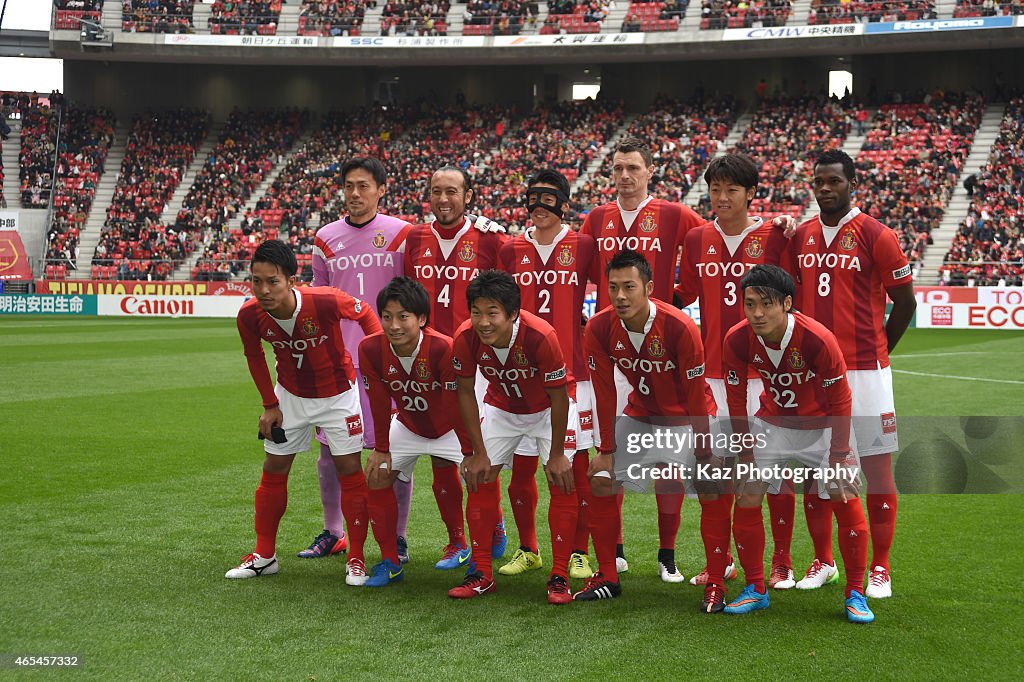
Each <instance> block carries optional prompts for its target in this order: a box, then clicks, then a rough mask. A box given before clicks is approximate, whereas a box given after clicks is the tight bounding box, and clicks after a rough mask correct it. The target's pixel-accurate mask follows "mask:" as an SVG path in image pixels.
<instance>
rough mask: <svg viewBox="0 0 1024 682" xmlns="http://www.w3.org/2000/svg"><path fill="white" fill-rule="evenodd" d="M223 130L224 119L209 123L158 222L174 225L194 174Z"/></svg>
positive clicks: (190, 187) (211, 151)
mask: <svg viewBox="0 0 1024 682" xmlns="http://www.w3.org/2000/svg"><path fill="white" fill-rule="evenodd" d="M223 132H224V121H219V122H216V123H211V124H210V132H208V133H207V134H206V139H205V140H203V142H202V144H200V145H199V149H198V150H197V151H196V155H195V156H194V157H192V163H190V164H189V166H188V168H186V169H185V175H184V176H182V178H181V183H180V184H179V185H178V186H177V188H175V190H174V194H172V195H171V199H170V201H168V202H167V205H166V206H164V212H163V213H162V214H160V222H161V223H162V224H164V225H174V221H175V220H176V219H177V217H178V211H180V210H181V205H182V204H183V203H184V202H185V197H186V196H188V192H189V190H190V189H192V183H193V182H195V180H196V175H198V174H199V171H200V170H201V169H202V167H203V165H204V164H205V163H206V159H208V158H209V156H210V154H212V153H213V148H214V147H216V146H217V143H218V142H220V136H221V133H223Z"/></svg>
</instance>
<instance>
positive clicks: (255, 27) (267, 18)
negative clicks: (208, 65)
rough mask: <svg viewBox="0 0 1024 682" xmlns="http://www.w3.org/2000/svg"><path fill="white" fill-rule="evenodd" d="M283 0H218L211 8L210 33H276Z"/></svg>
mask: <svg viewBox="0 0 1024 682" xmlns="http://www.w3.org/2000/svg"><path fill="white" fill-rule="evenodd" d="M281 2H282V0H237V1H236V0H217V2H215V3H213V6H212V7H211V9H210V18H209V19H208V22H209V25H210V33H214V34H221V33H223V34H225V35H239V34H242V35H257V34H258V35H270V36H272V35H275V34H276V33H277V24H278V22H279V20H280V18H281Z"/></svg>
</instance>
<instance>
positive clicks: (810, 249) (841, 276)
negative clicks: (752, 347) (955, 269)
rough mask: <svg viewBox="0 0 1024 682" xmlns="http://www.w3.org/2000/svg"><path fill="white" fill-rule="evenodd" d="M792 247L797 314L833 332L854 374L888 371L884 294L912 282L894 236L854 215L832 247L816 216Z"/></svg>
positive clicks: (845, 220)
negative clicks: (805, 316) (805, 315)
mask: <svg viewBox="0 0 1024 682" xmlns="http://www.w3.org/2000/svg"><path fill="white" fill-rule="evenodd" d="M791 241H792V243H791V245H790V258H791V260H792V262H791V264H790V265H789V267H790V268H792V270H791V272H792V271H793V270H795V272H794V273H793V274H794V276H795V278H796V280H797V286H796V308H797V309H798V310H800V311H802V312H803V313H805V314H807V315H809V316H810V317H813V318H814V319H815V320H817V321H819V322H821V323H822V324H823V325H825V326H826V327H828V328H829V329H830V330H832V332H833V333H834V334H835V335H836V337H837V338H838V339H839V347H840V348H842V349H843V356H844V357H845V358H846V364H847V366H848V367H849V368H850V369H878V368H880V367H888V366H889V351H888V340H887V339H886V336H885V304H886V293H885V290H886V289H889V288H892V287H897V286H902V285H905V284H911V283H913V281H914V278H913V276H912V274H911V270H910V263H909V262H907V257H906V255H905V254H904V253H903V249H901V248H900V244H899V241H898V240H897V239H896V233H895V232H893V231H892V230H891V229H889V228H888V227H886V226H885V225H882V224H881V223H880V222H878V221H877V220H875V219H874V218H872V217H870V216H868V215H865V214H863V213H861V212H860V211H859V210H857V209H854V210H852V211H851V212H850V213H849V214H848V215H847V216H846V217H845V218H843V220H841V221H840V225H839V230H838V232H837V233H836V234H835V238H834V239H833V240H832V243H831V244H828V243H826V241H825V234H824V229H823V228H822V225H821V222H820V220H819V219H818V217H817V216H815V217H814V218H811V219H810V220H808V221H807V222H805V223H804V224H802V225H801V226H800V227H798V228H797V233H796V236H794V237H793V239H792V240H791Z"/></svg>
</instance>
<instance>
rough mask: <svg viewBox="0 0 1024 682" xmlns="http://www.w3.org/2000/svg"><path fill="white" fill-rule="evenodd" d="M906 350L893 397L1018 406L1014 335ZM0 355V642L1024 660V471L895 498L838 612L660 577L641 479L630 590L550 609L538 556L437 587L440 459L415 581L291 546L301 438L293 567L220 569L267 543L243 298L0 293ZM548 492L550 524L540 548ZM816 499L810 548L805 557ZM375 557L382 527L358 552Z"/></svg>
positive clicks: (423, 665) (801, 599) (308, 676)
mask: <svg viewBox="0 0 1024 682" xmlns="http://www.w3.org/2000/svg"><path fill="white" fill-rule="evenodd" d="M898 355H899V356H900V357H896V358H895V359H894V361H893V366H894V368H895V369H896V370H897V372H896V374H895V384H896V399H897V412H898V413H899V414H900V416H901V417H908V416H911V415H938V416H945V417H957V416H959V415H1014V414H1017V415H1019V414H1022V412H1021V405H1022V401H1021V395H1022V394H1024V392H1022V388H1024V363H1022V362H1021V358H1022V357H1024V336H1022V335H1021V334H1018V333H1012V332H1000V331H995V332H983V331H966V332H958V331H935V330H911V331H910V332H908V334H907V336H906V338H905V339H904V340H903V342H902V343H901V344H900V346H899V348H898ZM932 375H938V376H932ZM0 377H2V380H0V403H2V405H0V414H2V418H0V423H2V424H3V431H4V433H3V440H2V443H3V444H2V445H0V470H2V472H3V473H2V476H0V519H2V520H0V529H2V530H0V654H25V655H37V654H56V653H68V654H78V655H81V656H83V657H84V662H85V666H84V668H83V669H81V670H78V671H64V672H63V673H58V672H54V671H50V672H48V673H42V674H45V675H51V676H57V677H62V678H63V677H68V678H69V679H72V678H73V679H86V678H91V679H140V678H162V679H189V680H200V679H201V680H215V679H226V678H229V677H231V678H239V677H246V676H252V675H258V676H259V677H260V678H262V679H289V680H332V679H371V678H373V679H389V678H409V677H416V678H424V677H426V676H430V677H431V678H432V679H453V680H460V679H467V678H469V677H470V676H474V677H476V676H484V677H486V678H490V679H503V680H504V679H511V678H523V677H525V678H526V679H533V678H537V679H551V678H555V679H561V678H567V677H570V676H580V679H583V678H590V679H596V678H597V677H598V676H608V675H614V676H615V677H621V678H627V679H631V678H642V679H651V678H660V679H677V678H682V677H684V676H685V677H700V678H705V677H706V678H715V679H728V678H732V679H736V678H737V676H738V675H743V676H749V677H753V678H795V679H812V678H814V679H818V680H821V679H828V678H836V677H838V678H840V679H854V678H866V679H882V678H885V679H898V678H903V679H919V678H928V679H934V678H946V677H952V676H955V677H960V678H964V679H976V678H983V679H990V678H1006V679H1020V675H1021V673H1022V671H1024V658H1022V654H1021V646H1020V643H1021V635H1020V625H1019V624H1020V618H1021V615H1020V614H1021V606H1022V604H1021V602H1022V599H1021V597H1020V594H1021V593H1020V592H1019V591H1017V590H1018V589H1019V587H1018V586H1017V577H1018V576H1019V565H1020V558H1021V552H1020V549H1019V547H1020V545H1019V540H1018V537H1017V535H1016V532H1017V526H1018V525H1019V524H1018V523H1017V521H1019V519H1020V518H1021V516H1022V512H1024V498H1022V497H1021V496H1020V495H1015V494H1008V495H959V496H952V495H948V496H940V495H908V496H905V497H903V498H902V499H901V508H900V517H899V524H898V527H897V537H896V544H895V547H894V550H893V584H894V589H895V594H896V596H895V597H894V598H892V599H890V600H886V601H874V602H872V607H873V608H874V610H875V613H876V616H877V620H876V622H875V623H874V624H872V625H869V626H854V625H851V624H848V623H847V622H846V621H845V618H844V617H843V615H842V596H841V589H840V587H839V586H830V587H826V588H824V589H822V590H818V591H816V592H811V593H795V592H787V593H773V594H772V607H771V609H769V610H768V611H763V612H759V613H756V614H751V615H749V616H745V617H727V616H714V617H711V616H704V615H701V614H699V613H698V612H697V606H698V604H699V601H700V598H701V591H700V590H698V589H697V588H694V587H691V586H690V585H688V584H687V585H683V586H679V585H667V584H663V583H662V582H661V581H659V580H658V577H657V572H656V554H655V553H656V545H657V529H656V514H655V506H654V499H653V497H652V496H636V495H632V496H629V498H628V499H627V501H626V519H625V535H626V538H625V539H626V548H627V555H628V556H629V558H630V567H631V570H630V572H629V573H628V574H625V575H624V576H623V596H622V598H620V599H617V600H614V601H610V602H600V603H594V604H589V605H587V604H573V605H570V606H568V607H564V608H555V607H549V606H548V605H547V604H546V603H545V592H544V583H545V579H546V571H537V572H534V573H530V574H527V575H525V576H521V577H518V578H501V579H499V582H498V590H497V592H496V594H494V595H493V596H490V597H487V598H484V599H479V600H476V601H473V602H469V603H464V602H454V601H452V600H449V599H448V598H447V597H446V596H445V591H446V589H447V588H448V587H450V586H452V585H453V584H455V583H456V582H457V580H458V578H459V577H460V576H459V575H458V574H456V573H444V572H439V571H435V570H434V569H433V562H434V561H435V560H436V559H437V557H438V555H439V549H440V548H441V546H442V545H443V544H444V541H445V538H444V533H443V529H442V526H441V524H440V520H439V519H438V515H437V510H436V507H435V505H434V501H433V497H432V494H431V490H430V484H429V482H430V473H429V465H427V464H426V463H425V462H423V463H421V466H420V467H419V469H418V470H417V479H416V489H415V497H414V501H413V516H412V521H411V524H410V550H411V554H412V558H413V562H412V564H410V565H409V567H408V569H407V570H408V573H407V577H406V580H405V582H404V583H402V584H400V585H395V586H391V587H388V588H386V589H383V590H369V589H359V588H351V587H346V586H345V584H344V580H343V563H342V561H343V560H342V559H341V558H339V557H333V558H330V559H321V560H300V559H297V558H294V552H295V551H297V550H299V549H301V548H303V547H305V545H306V544H307V543H308V542H309V540H310V538H311V537H312V536H313V535H314V534H315V533H316V532H318V531H319V530H320V528H321V516H320V511H319V496H318V494H317V486H316V471H315V466H314V455H313V454H312V453H311V454H309V455H308V456H306V455H303V456H300V458H299V459H297V461H296V465H295V467H294V469H293V474H292V477H291V485H290V495H289V508H288V513H287V514H286V516H285V518H284V520H283V521H282V524H281V529H280V537H279V544H278V547H279V550H278V552H279V557H281V560H282V569H281V573H280V574H279V575H277V576H274V577H272V578H266V579H258V580H249V581H239V582H234V581H228V580H225V579H224V578H223V577H222V576H223V574H224V571H225V570H227V569H228V568H230V567H231V566H232V565H233V564H234V563H235V562H236V561H237V559H238V557H239V556H241V555H242V554H244V553H246V552H247V551H250V550H251V547H252V543H253V542H254V535H253V530H252V515H253V511H252V495H253V490H254V488H255V486H256V483H257V481H258V478H259V468H260V462H261V460H262V449H261V447H260V444H259V443H258V441H257V440H256V438H255V433H256V420H257V417H258V416H259V413H260V404H259V397H258V395H257V392H256V389H255V388H254V387H253V386H252V383H251V381H250V379H249V376H248V373H247V371H246V367H245V362H244V358H243V356H242V352H241V346H240V343H239V340H238V336H237V333H236V331H235V329H234V324H233V322H232V321H231V320H210V321H178V320H164V321H154V320H150V321H143V320H109V319H102V320H96V319H93V320H70V319H44V318H30V317H25V318H10V317H6V318H3V319H2V320H0ZM950 377H962V378H950ZM979 379H980V380H979ZM945 421H947V422H949V423H956V422H957V421H958V420H956V419H947V420H945ZM901 434H902V432H901ZM1017 444H1018V446H1019V441H1018V442H1017ZM1015 457H1016V458H1019V457H1020V454H1019V453H1015ZM995 470H996V471H997V472H998V471H999V469H998V467H995ZM543 490H544V487H543V486H542V488H541V504H540V509H539V510H538V521H539V523H538V526H539V530H540V534H541V537H540V541H541V548H542V553H543V554H544V555H545V558H546V559H547V560H549V559H550V545H547V544H546V543H547V541H548V539H547V537H546V522H545V519H546V504H545V500H544V497H545V495H544V493H543ZM506 505H507V501H506ZM506 516H507V517H508V519H509V520H510V522H511V514H510V513H508V508H507V506H506ZM801 516H802V515H801V514H800V513H799V512H798V514H797V524H798V525H797V532H796V534H795V540H794V551H793V555H794V561H795V562H796V564H797V566H796V569H797V571H800V570H802V569H803V568H804V567H805V566H806V562H807V561H809V559H810V543H809V540H808V538H807V535H806V531H805V530H804V528H803V525H802V524H803V521H802V518H801ZM698 518H699V510H698V505H697V504H696V502H691V501H688V502H687V503H686V504H685V505H684V509H683V527H682V529H681V530H680V535H679V544H678V558H679V563H680V567H681V569H682V570H683V572H684V573H685V574H686V575H687V576H690V575H691V574H692V573H693V572H696V571H697V570H699V569H700V568H701V566H702V564H703V559H702V552H701V546H700V542H699V537H698V534H697V522H698ZM515 544H516V536H515V531H514V530H510V543H509V545H510V548H513V547H514V546H515ZM837 555H838V554H837ZM375 557H376V546H375V545H374V544H373V543H372V540H371V542H370V544H369V545H368V551H367V559H368V561H370V562H372V561H375V560H376V559H375ZM741 579H742V578H741ZM574 587H576V586H575V585H574ZM729 587H730V593H731V594H736V593H737V592H738V590H739V589H740V588H741V587H742V585H741V584H740V581H735V582H733V583H730V585H729ZM23 676H26V675H24V674H21V673H18V672H16V671H13V670H10V669H7V670H0V678H20V677H23Z"/></svg>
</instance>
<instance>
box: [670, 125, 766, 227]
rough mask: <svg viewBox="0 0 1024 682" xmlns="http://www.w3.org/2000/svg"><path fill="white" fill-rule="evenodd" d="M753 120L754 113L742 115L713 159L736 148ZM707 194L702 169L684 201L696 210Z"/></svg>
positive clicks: (719, 146)
mask: <svg viewBox="0 0 1024 682" xmlns="http://www.w3.org/2000/svg"><path fill="white" fill-rule="evenodd" d="M753 120H754V112H752V111H747V112H744V113H743V114H740V116H739V118H737V119H736V124H735V125H734V126H733V127H732V129H731V130H730V131H729V134H728V135H726V136H725V140H724V141H722V142H721V143H720V144H719V145H718V151H716V152H715V155H714V156H713V157H712V158H714V159H717V158H718V157H719V156H725V154H726V152H728V151H729V150H730V149H732V148H733V147H735V146H736V143H737V142H739V141H740V138H741V137H743V133H745V132H746V131H747V128H749V127H750V124H751V122H753ZM707 192H708V185H707V183H706V182H704V170H703V169H701V172H700V175H699V176H697V181H696V182H694V183H693V186H691V187H690V191H689V192H687V193H686V196H685V197H683V200H684V202H685V203H686V205H687V206H689V207H690V208H693V209H696V208H697V206H698V205H699V204H700V200H701V197H703V196H704V195H705V194H707Z"/></svg>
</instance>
